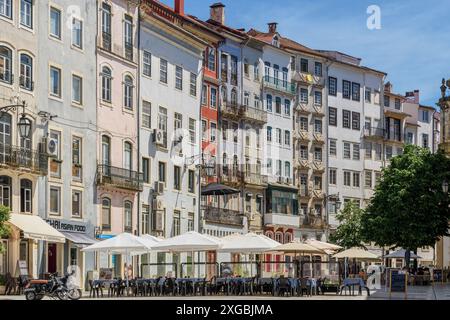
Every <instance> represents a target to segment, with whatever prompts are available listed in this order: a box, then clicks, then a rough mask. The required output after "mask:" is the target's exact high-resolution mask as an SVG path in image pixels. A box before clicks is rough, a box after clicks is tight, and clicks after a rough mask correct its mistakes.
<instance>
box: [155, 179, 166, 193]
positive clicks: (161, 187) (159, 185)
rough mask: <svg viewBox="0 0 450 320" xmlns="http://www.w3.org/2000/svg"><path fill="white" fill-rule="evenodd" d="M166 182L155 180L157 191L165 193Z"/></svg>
mask: <svg viewBox="0 0 450 320" xmlns="http://www.w3.org/2000/svg"><path fill="white" fill-rule="evenodd" d="M164 188H165V184H164V182H161V181H155V193H156V194H163V193H164Z"/></svg>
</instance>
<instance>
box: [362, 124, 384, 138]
mask: <svg viewBox="0 0 450 320" xmlns="http://www.w3.org/2000/svg"><path fill="white" fill-rule="evenodd" d="M384 135H385V130H384V129H383V128H377V127H365V128H364V136H365V137H373V138H383V137H384Z"/></svg>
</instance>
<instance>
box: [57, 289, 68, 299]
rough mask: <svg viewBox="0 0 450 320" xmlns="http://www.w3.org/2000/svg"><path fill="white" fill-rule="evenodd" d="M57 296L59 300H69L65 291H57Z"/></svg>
mask: <svg viewBox="0 0 450 320" xmlns="http://www.w3.org/2000/svg"><path fill="white" fill-rule="evenodd" d="M57 296H58V299H59V300H68V299H69V294H68V292H67V290H60V291H58V293H57Z"/></svg>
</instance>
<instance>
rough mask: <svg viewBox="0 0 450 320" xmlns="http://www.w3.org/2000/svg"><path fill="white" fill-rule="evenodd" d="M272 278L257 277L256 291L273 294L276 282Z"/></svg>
mask: <svg viewBox="0 0 450 320" xmlns="http://www.w3.org/2000/svg"><path fill="white" fill-rule="evenodd" d="M273 282H274V281H273V279H272V278H258V279H257V285H256V291H257V292H258V293H259V294H272V295H273V293H274V292H273V290H274V283H273Z"/></svg>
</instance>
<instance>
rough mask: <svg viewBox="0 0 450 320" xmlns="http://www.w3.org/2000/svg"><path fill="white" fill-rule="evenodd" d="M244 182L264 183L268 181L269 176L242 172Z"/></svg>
mask: <svg viewBox="0 0 450 320" xmlns="http://www.w3.org/2000/svg"><path fill="white" fill-rule="evenodd" d="M243 176H244V182H245V183H247V184H254V185H264V184H267V183H268V182H269V177H268V176H266V175H263V174H261V173H257V172H244V174H243Z"/></svg>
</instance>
